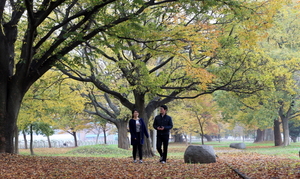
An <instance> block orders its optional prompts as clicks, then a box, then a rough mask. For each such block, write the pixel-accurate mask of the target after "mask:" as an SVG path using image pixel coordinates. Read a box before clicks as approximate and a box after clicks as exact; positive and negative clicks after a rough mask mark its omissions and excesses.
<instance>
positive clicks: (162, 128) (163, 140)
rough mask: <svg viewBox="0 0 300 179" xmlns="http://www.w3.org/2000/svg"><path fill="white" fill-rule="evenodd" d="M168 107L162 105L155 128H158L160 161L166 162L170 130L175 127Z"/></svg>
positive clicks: (156, 117)
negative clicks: (168, 112) (168, 113)
mask: <svg viewBox="0 0 300 179" xmlns="http://www.w3.org/2000/svg"><path fill="white" fill-rule="evenodd" d="M167 111H168V107H167V106H166V105H161V106H160V114H159V115H157V116H155V118H154V122H153V128H154V129H156V130H157V136H156V137H157V143H156V149H157V152H158V153H159V155H160V162H161V163H166V161H167V154H168V145H169V136H170V130H171V129H172V128H173V121H172V118H171V116H169V115H167ZM162 146H163V150H162Z"/></svg>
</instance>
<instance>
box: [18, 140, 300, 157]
mask: <svg viewBox="0 0 300 179" xmlns="http://www.w3.org/2000/svg"><path fill="white" fill-rule="evenodd" d="M234 142H241V141H221V143H219V142H218V141H213V142H206V143H205V145H211V146H213V148H214V150H215V152H216V153H218V152H223V151H231V152H235V151H236V152H240V151H241V150H237V149H233V148H230V147H229V145H230V143H234ZM245 144H246V149H245V150H242V151H243V152H248V153H258V154H264V155H271V156H280V157H284V158H291V159H299V150H300V144H299V143H291V145H289V146H287V147H283V146H278V147H275V146H274V143H273V142H263V143H253V142H245ZM191 145H201V143H192V144H191ZM187 147H188V145H186V144H185V143H170V144H169V149H168V158H170V159H183V157H184V152H185V150H186V148H187ZM34 153H35V155H38V156H70V157H72V156H73V157H109V158H124V157H131V156H132V147H131V148H130V149H129V150H125V149H120V148H118V146H117V145H91V146H80V147H77V148H69V147H67V148H36V149H34ZM20 154H21V155H30V150H29V149H20ZM155 154H156V155H157V151H155Z"/></svg>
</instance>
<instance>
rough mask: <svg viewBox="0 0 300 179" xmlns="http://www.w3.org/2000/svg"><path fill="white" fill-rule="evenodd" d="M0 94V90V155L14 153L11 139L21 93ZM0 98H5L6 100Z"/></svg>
mask: <svg viewBox="0 0 300 179" xmlns="http://www.w3.org/2000/svg"><path fill="white" fill-rule="evenodd" d="M1 78H2V76H1ZM0 85H1V84H0ZM1 88H2V86H1ZM1 93H3V89H0V101H1V102H2V104H0V153H14V142H13V139H14V134H15V126H16V122H17V117H18V113H19V110H20V105H21V101H22V97H21V96H22V95H20V94H21V92H19V91H18V92H15V90H10V92H9V94H6V95H2V94H1ZM1 98H6V100H4V99H1Z"/></svg>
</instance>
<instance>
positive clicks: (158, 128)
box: [157, 126, 165, 131]
mask: <svg viewBox="0 0 300 179" xmlns="http://www.w3.org/2000/svg"><path fill="white" fill-rule="evenodd" d="M164 129H165V128H164V126H160V127H157V130H160V131H162V130H164Z"/></svg>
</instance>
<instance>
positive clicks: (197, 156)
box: [184, 145, 216, 163]
mask: <svg viewBox="0 0 300 179" xmlns="http://www.w3.org/2000/svg"><path fill="white" fill-rule="evenodd" d="M215 162H216V154H215V151H214V149H213V147H212V146H209V145H190V146H188V148H187V149H186V150H185V152H184V163H215Z"/></svg>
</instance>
